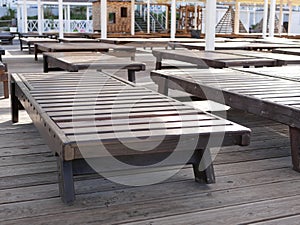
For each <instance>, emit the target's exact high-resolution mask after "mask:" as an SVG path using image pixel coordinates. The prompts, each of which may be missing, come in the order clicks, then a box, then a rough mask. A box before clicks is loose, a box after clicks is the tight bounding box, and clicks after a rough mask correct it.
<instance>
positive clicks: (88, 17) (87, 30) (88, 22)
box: [85, 5, 90, 32]
mask: <svg viewBox="0 0 300 225" xmlns="http://www.w3.org/2000/svg"><path fill="white" fill-rule="evenodd" d="M89 24H90V7H89V6H88V5H87V6H86V28H85V32H89V31H90V25H89Z"/></svg>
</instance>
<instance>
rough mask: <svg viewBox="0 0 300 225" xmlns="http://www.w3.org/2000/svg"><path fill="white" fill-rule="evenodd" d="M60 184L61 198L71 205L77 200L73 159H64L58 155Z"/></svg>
mask: <svg viewBox="0 0 300 225" xmlns="http://www.w3.org/2000/svg"><path fill="white" fill-rule="evenodd" d="M57 167H58V184H59V194H60V197H61V200H62V201H63V202H64V203H65V204H68V205H71V204H72V203H73V202H74V200H75V188H74V181H73V168H72V161H64V160H63V159H61V158H60V157H57Z"/></svg>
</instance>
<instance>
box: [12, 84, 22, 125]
mask: <svg viewBox="0 0 300 225" xmlns="http://www.w3.org/2000/svg"><path fill="white" fill-rule="evenodd" d="M10 102H11V120H12V122H13V123H17V122H18V121H19V105H20V102H19V99H18V98H17V96H16V84H15V82H13V81H11V83H10Z"/></svg>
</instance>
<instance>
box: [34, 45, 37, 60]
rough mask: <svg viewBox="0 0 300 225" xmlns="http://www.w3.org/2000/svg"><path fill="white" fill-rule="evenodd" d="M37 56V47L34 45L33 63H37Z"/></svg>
mask: <svg viewBox="0 0 300 225" xmlns="http://www.w3.org/2000/svg"><path fill="white" fill-rule="evenodd" d="M37 55H38V49H37V45H36V44H35V45H34V60H35V61H38V57H37Z"/></svg>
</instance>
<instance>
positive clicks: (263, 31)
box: [262, 0, 268, 38]
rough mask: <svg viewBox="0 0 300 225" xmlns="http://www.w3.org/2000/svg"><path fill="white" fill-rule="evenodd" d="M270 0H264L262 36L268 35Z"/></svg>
mask: <svg viewBox="0 0 300 225" xmlns="http://www.w3.org/2000/svg"><path fill="white" fill-rule="evenodd" d="M267 20H268V0H264V16H263V27H262V37H263V38H266V37H267V24H268V21H267Z"/></svg>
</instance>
